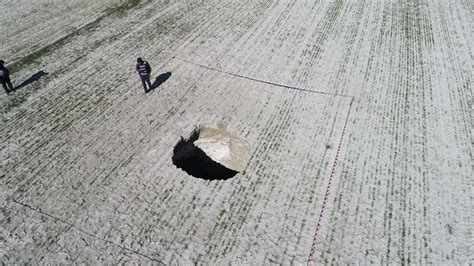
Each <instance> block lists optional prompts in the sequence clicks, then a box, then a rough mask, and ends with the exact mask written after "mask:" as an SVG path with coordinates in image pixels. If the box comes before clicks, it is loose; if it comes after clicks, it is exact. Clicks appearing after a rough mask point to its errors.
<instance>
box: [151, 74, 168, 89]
mask: <svg viewBox="0 0 474 266" xmlns="http://www.w3.org/2000/svg"><path fill="white" fill-rule="evenodd" d="M170 77H171V72H166V73H162V74H160V75H159V76H158V77H156V79H155V81H154V82H153V84H151V88H150V89H149V90H148V92H150V91H152V90H154V89H156V88H158V87H159V86H160V85H161V84H163V83H165V82H166V81H167V80H168V79H169V78H170Z"/></svg>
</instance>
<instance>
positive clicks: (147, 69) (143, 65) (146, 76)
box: [136, 57, 152, 93]
mask: <svg viewBox="0 0 474 266" xmlns="http://www.w3.org/2000/svg"><path fill="white" fill-rule="evenodd" d="M136 70H137V72H138V75H139V76H140V79H141V80H142V84H143V88H144V89H145V93H147V92H148V90H151V89H152V87H151V82H150V74H151V66H150V64H148V62H147V61H143V59H141V58H140V57H139V58H137V67H136ZM147 84H148V88H147Z"/></svg>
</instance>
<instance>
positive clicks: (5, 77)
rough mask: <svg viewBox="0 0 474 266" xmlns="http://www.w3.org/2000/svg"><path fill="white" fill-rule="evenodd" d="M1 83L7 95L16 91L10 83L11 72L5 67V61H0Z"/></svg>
mask: <svg viewBox="0 0 474 266" xmlns="http://www.w3.org/2000/svg"><path fill="white" fill-rule="evenodd" d="M0 81H1V82H2V86H3V88H4V89H5V92H6V93H7V94H10V92H12V91H14V90H15V89H14V88H13V85H12V82H11V81H10V71H8V69H7V68H6V67H5V61H3V60H0Z"/></svg>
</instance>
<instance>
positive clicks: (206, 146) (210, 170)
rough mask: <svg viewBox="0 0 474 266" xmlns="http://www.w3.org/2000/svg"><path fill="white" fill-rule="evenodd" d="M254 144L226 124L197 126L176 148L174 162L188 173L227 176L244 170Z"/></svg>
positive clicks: (216, 178)
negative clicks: (236, 134) (231, 130)
mask: <svg viewBox="0 0 474 266" xmlns="http://www.w3.org/2000/svg"><path fill="white" fill-rule="evenodd" d="M249 151H250V145H249V144H248V143H247V142H246V141H245V140H243V139H240V138H238V137H236V136H234V135H232V134H230V133H228V132H227V131H226V130H225V128H224V127H223V126H219V127H218V128H217V129H216V128H209V127H202V128H197V129H195V130H194V131H193V132H192V133H191V134H190V136H189V137H188V138H187V139H185V138H181V140H180V141H179V142H178V143H177V144H176V146H175V147H174V149H173V157H172V160H173V164H174V165H175V166H176V167H178V168H180V169H182V170H183V171H185V172H186V173H187V174H189V175H191V176H194V177H197V178H202V179H206V180H225V179H229V178H232V177H234V176H235V175H237V174H238V173H239V172H241V171H243V170H244V169H245V167H246V166H247V163H248V160H249V158H250V152H249Z"/></svg>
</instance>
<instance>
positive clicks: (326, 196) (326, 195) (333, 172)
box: [307, 98, 354, 265]
mask: <svg viewBox="0 0 474 266" xmlns="http://www.w3.org/2000/svg"><path fill="white" fill-rule="evenodd" d="M353 102H354V98H352V99H351V103H350V104H349V110H348V112H347V116H346V122H345V123H344V128H343V129H342V134H341V139H340V141H339V146H338V147H337V152H336V157H335V158H334V163H333V164H332V170H331V174H330V176H329V181H328V185H327V187H326V192H325V193H324V199H323V205H322V206H321V210H320V212H319V218H318V222H317V224H316V229H315V232H314V237H313V242H312V244H311V250H310V251H309V255H308V261H307V265H311V262H312V261H313V256H314V252H315V251H316V242H317V240H318V237H319V233H320V230H321V222H322V220H323V217H324V210H325V209H326V207H327V204H328V201H329V192H330V191H331V184H332V182H333V180H334V177H335V175H336V166H337V163H338V161H339V154H340V153H341V149H342V142H343V140H344V135H345V133H346V128H347V124H348V122H349V116H350V114H351V109H352V103H353Z"/></svg>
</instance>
